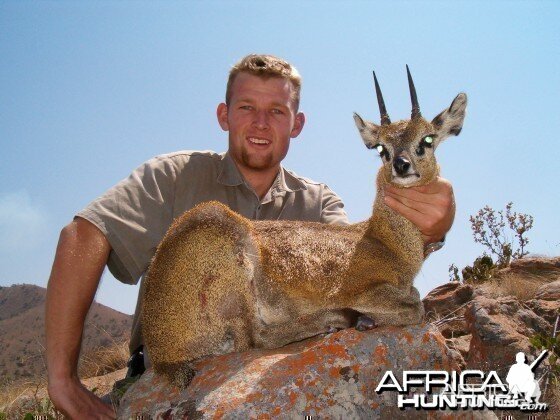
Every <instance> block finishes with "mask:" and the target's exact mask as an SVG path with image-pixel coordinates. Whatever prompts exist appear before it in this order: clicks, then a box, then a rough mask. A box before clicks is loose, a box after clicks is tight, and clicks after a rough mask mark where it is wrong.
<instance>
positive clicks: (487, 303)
mask: <svg viewBox="0 0 560 420" xmlns="http://www.w3.org/2000/svg"><path fill="white" fill-rule="evenodd" d="M465 320H466V326H467V329H468V331H469V332H470V333H471V334H472V338H471V341H470V346H469V351H468V355H467V359H466V366H467V367H468V368H472V369H481V370H485V371H488V370H495V371H497V372H498V374H499V375H500V376H505V374H507V369H508V368H509V366H511V365H512V364H514V363H515V355H516V353H517V352H520V351H522V352H524V353H525V354H526V355H529V354H531V353H532V352H531V346H530V342H529V338H530V337H532V336H534V335H535V334H537V333H543V334H547V333H549V329H550V324H549V323H548V322H546V321H545V320H544V319H543V318H541V317H540V316H538V315H537V314H535V313H534V312H533V311H532V310H531V309H529V308H527V307H526V306H525V305H523V304H522V303H520V302H519V301H518V300H517V299H516V298H514V297H512V296H507V297H500V298H497V299H494V298H490V297H486V296H477V297H475V298H474V299H473V301H472V302H471V303H470V304H469V306H468V309H467V311H466V313H465Z"/></svg>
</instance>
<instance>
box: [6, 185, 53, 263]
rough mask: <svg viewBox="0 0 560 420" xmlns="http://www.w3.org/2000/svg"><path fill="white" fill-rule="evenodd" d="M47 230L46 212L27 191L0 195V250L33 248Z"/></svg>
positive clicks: (15, 250)
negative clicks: (33, 201) (33, 200)
mask: <svg viewBox="0 0 560 420" xmlns="http://www.w3.org/2000/svg"><path fill="white" fill-rule="evenodd" d="M46 232H47V216H46V213H45V212H44V211H43V210H42V209H41V208H40V207H39V206H38V205H36V204H34V203H32V200H31V198H30V196H29V194H28V193H27V191H23V190H22V191H16V192H12V193H7V194H3V195H1V196H0V250H1V251H2V252H9V253H13V252H17V251H21V250H30V249H33V248H35V247H36V246H37V245H38V244H39V243H40V242H42V241H43V239H44V238H45V234H46Z"/></svg>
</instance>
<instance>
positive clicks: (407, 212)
mask: <svg viewBox="0 0 560 420" xmlns="http://www.w3.org/2000/svg"><path fill="white" fill-rule="evenodd" d="M385 204H387V205H388V206H389V207H390V208H392V209H393V210H395V211H396V212H398V213H400V214H401V215H402V216H403V217H405V218H407V219H408V220H410V221H411V222H412V223H414V224H415V225H416V226H417V227H418V229H420V232H421V233H422V238H423V239H424V245H427V244H430V243H433V242H439V241H441V240H442V239H443V237H444V236H445V234H446V233H447V232H448V231H449V229H451V225H452V224H453V219H454V218H455V198H454V197H453V187H452V186H451V183H450V182H449V181H447V180H446V179H443V178H440V177H437V178H436V180H435V181H433V182H431V183H430V184H428V185H423V186H421V187H411V188H396V187H393V186H390V185H388V186H387V187H386V189H385Z"/></svg>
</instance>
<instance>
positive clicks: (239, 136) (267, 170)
mask: <svg viewBox="0 0 560 420" xmlns="http://www.w3.org/2000/svg"><path fill="white" fill-rule="evenodd" d="M300 87H301V78H300V76H299V74H298V73H297V71H296V70H295V69H294V68H293V67H292V66H291V65H290V64H289V63H287V62H285V61H284V60H281V59H278V58H276V57H272V56H265V55H249V56H247V57H245V58H243V59H242V60H241V61H240V62H239V63H238V64H236V65H235V66H234V67H233V68H232V70H231V72H230V76H229V80H228V85H227V91H226V102H225V103H221V104H220V105H218V109H217V117H218V123H219V124H220V126H221V128H222V129H223V130H224V131H228V139H229V143H228V152H227V153H226V154H222V155H219V154H216V153H212V152H178V153H173V154H170V155H165V156H159V157H157V158H154V159H152V160H150V161H148V162H146V163H145V164H143V165H141V166H140V167H139V168H137V169H136V170H135V171H134V172H133V173H132V174H131V176H130V177H129V178H128V179H126V180H124V181H122V182H121V183H119V184H118V185H116V186H115V187H114V188H112V189H111V190H109V191H108V192H107V193H105V194H104V195H103V196H101V197H100V198H98V199H97V200H95V201H94V202H92V203H91V204H90V205H89V206H88V207H86V209H84V210H83V211H81V212H80V213H78V215H77V216H76V218H75V219H74V220H73V221H72V222H71V223H70V224H69V225H68V226H66V227H65V228H64V229H63V230H62V232H61V235H60V240H59V244H58V247H57V251H56V256H55V261H54V263H53V269H52V273H51V277H50V279H49V286H48V292H47V305H46V306H47V309H46V329H47V363H48V375H49V387H48V390H49V394H50V396H51V399H52V400H53V402H54V404H55V405H56V407H57V408H58V409H59V410H61V411H62V412H64V413H65V414H66V415H68V416H70V417H78V416H80V418H87V417H92V418H112V417H114V412H113V410H112V409H111V408H110V407H109V406H107V405H105V404H104V403H103V402H101V400H99V399H98V398H97V397H95V396H94V395H93V394H92V393H91V392H89V391H88V390H87V389H85V388H84V387H83V386H82V385H81V383H80V380H79V378H78V376H77V368H76V366H77V361H78V356H79V351H80V342H81V334H82V331H83V324H84V319H85V316H86V314H87V311H88V309H89V307H90V305H91V302H92V300H93V297H94V295H95V292H96V290H97V287H98V284H99V279H100V276H101V274H102V272H103V269H104V267H105V265H108V267H109V269H110V270H111V272H112V273H113V274H114V275H115V277H116V278H117V279H119V280H121V281H123V282H126V283H136V282H137V281H138V280H139V279H140V277H141V276H142V274H143V273H144V271H145V270H146V268H147V266H148V264H149V261H150V258H151V257H152V255H153V254H154V252H155V248H156V246H157V244H158V243H159V241H160V240H161V238H162V237H163V235H164V234H165V232H166V230H167V228H168V226H169V224H170V223H171V221H172V220H173V218H174V217H176V216H178V215H180V214H182V213H183V212H184V211H186V210H188V209H190V208H192V207H193V206H194V205H196V204H198V203H200V202H203V201H208V200H218V201H221V202H223V203H224V204H226V205H228V206H229V207H230V208H232V209H233V210H235V211H237V212H238V213H240V214H242V215H244V216H246V217H248V218H251V219H283V220H308V221H316V222H323V223H340V224H344V223H348V221H347V217H346V214H345V212H344V210H343V204H342V201H341V200H340V198H339V197H338V196H336V194H334V193H333V192H332V191H331V190H330V189H329V188H328V187H327V186H326V185H324V184H321V183H316V182H313V181H309V180H307V179H304V178H301V177H298V176H297V175H295V174H293V173H291V172H289V171H286V170H285V169H284V168H282V166H281V165H280V162H281V161H282V160H283V159H284V157H285V156H286V154H287V152H288V148H289V145H290V139H292V138H295V137H297V136H298V135H299V133H300V132H301V130H302V129H303V126H304V124H305V116H304V115H303V113H301V112H299V111H298V106H299V93H300ZM386 202H387V204H388V205H389V206H391V207H392V208H394V209H395V210H396V211H398V212H400V213H401V214H403V215H404V216H405V217H407V218H409V219H410V220H411V221H412V222H413V223H415V224H416V225H417V226H418V227H419V229H420V230H421V231H422V233H423V236H424V240H425V243H426V245H428V244H431V243H435V242H438V241H440V240H441V239H442V238H443V237H444V235H445V233H446V232H447V231H448V230H449V228H450V227H451V224H452V221H453V217H454V204H453V192H452V188H451V186H450V184H449V183H448V182H447V181H445V180H443V179H438V180H437V181H435V182H434V183H433V184H431V185H428V186H425V187H419V188H414V189H408V190H394V189H387V191H386ZM141 294H142V288H141V289H140V295H141ZM139 302H140V299H139ZM138 314H139V306H137V309H136V314H135V321H134V326H133V334H132V339H131V346H130V347H131V350H132V351H134V350H135V349H136V348H138V346H140V345H141V344H142V338H141V334H140V328H139V324H138Z"/></svg>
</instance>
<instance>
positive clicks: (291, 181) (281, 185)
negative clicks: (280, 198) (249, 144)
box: [218, 152, 307, 192]
mask: <svg viewBox="0 0 560 420" xmlns="http://www.w3.org/2000/svg"><path fill="white" fill-rule="evenodd" d="M218 182H219V183H220V184H222V185H227V186H230V187H233V186H237V185H241V184H246V182H245V179H243V175H241V173H240V172H239V169H237V166H236V165H235V162H234V161H233V159H232V157H231V156H230V155H229V152H226V153H224V154H223V155H222V167H221V170H220V173H219V174H218ZM306 189H307V187H306V186H305V183H303V182H302V181H301V180H300V179H299V178H298V177H296V176H295V175H293V174H292V173H291V172H290V171H288V170H286V169H284V167H282V165H280V172H279V173H278V175H277V176H276V179H275V180H274V182H273V183H272V186H271V187H270V190H271V191H277V192H294V191H300V190H306Z"/></svg>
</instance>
